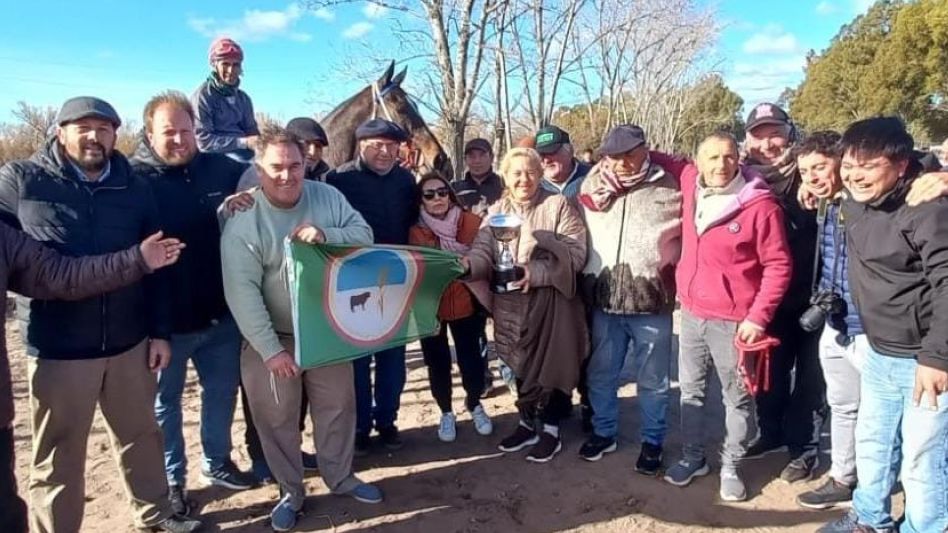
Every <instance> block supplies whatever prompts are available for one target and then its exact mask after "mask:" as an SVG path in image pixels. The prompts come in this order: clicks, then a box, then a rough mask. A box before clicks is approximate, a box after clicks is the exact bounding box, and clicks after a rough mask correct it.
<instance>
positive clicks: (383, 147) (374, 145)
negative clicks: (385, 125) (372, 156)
mask: <svg viewBox="0 0 948 533" xmlns="http://www.w3.org/2000/svg"><path fill="white" fill-rule="evenodd" d="M398 146H399V143H396V142H384V141H381V142H380V141H371V142H367V143H365V147H366V148H369V149H372V150H374V151H376V152H382V151H385V152H388V153H390V154H394V153H396V152H398Z"/></svg>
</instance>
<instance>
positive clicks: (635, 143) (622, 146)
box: [599, 124, 645, 155]
mask: <svg viewBox="0 0 948 533" xmlns="http://www.w3.org/2000/svg"><path fill="white" fill-rule="evenodd" d="M643 144H645V131H644V130H642V128H640V127H638V126H636V125H634V124H619V125H618V126H616V127H614V128H612V131H610V132H609V134H608V135H606V138H605V139H603V141H602V146H601V147H600V148H599V152H600V153H601V154H602V155H619V154H624V153H626V152H628V151H630V150H634V149H636V148H638V147H639V146H642V145H643Z"/></svg>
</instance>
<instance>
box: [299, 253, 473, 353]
mask: <svg viewBox="0 0 948 533" xmlns="http://www.w3.org/2000/svg"><path fill="white" fill-rule="evenodd" d="M286 257H287V262H286V268H287V281H288V283H289V288H290V297H291V300H292V302H293V331H294V334H295V336H296V362H297V364H299V365H300V367H301V368H313V367H318V366H324V365H329V364H333V363H338V362H340V361H347V360H350V359H355V358H357V357H360V356H362V355H365V354H368V353H372V352H377V351H380V350H384V349H386V348H391V347H393V346H401V345H404V344H407V343H409V342H411V341H413V340H416V339H420V338H422V337H427V336H429V335H433V334H435V333H436V332H437V331H438V326H439V321H438V317H437V312H438V304H439V303H440V301H441V293H442V292H444V289H445V288H446V287H447V286H448V284H449V283H450V282H451V281H452V280H454V279H455V278H457V277H458V276H460V275H461V274H463V273H464V268H463V267H462V266H461V262H460V258H459V256H458V255H457V254H454V253H450V252H444V251H441V250H438V249H435V248H421V247H417V246H384V245H374V246H346V245H334V244H333V245H330V244H320V245H309V244H302V243H299V242H295V241H289V240H287V241H286Z"/></svg>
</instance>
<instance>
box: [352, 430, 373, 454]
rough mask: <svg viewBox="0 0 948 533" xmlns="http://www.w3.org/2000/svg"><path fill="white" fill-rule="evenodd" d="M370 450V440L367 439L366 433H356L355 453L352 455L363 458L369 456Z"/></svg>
mask: <svg viewBox="0 0 948 533" xmlns="http://www.w3.org/2000/svg"><path fill="white" fill-rule="evenodd" d="M371 449H372V439H371V438H369V434H368V433H356V440H355V451H354V452H353V454H354V455H355V456H356V457H365V456H366V455H369V452H370V451H371Z"/></svg>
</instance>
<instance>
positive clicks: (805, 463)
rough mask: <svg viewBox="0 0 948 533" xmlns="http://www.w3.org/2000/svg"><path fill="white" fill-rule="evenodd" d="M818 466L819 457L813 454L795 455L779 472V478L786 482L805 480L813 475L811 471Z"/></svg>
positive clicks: (814, 470)
mask: <svg viewBox="0 0 948 533" xmlns="http://www.w3.org/2000/svg"><path fill="white" fill-rule="evenodd" d="M819 466H820V458H819V457H817V456H815V455H814V456H812V457H797V458H796V459H794V460H792V461H790V462H789V463H788V464H787V466H785V467H784V469H783V471H781V472H780V479H782V480H784V481H786V482H787V483H796V482H797V481H806V480H809V479H811V478H812V477H813V473H814V472H816V469H817V467H819Z"/></svg>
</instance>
